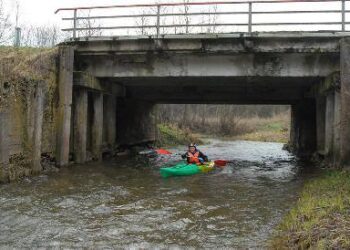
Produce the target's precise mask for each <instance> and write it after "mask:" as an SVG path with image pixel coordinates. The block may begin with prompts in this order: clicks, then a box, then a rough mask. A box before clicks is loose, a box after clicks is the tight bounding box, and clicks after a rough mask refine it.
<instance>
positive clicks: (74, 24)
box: [73, 9, 78, 39]
mask: <svg viewBox="0 0 350 250" xmlns="http://www.w3.org/2000/svg"><path fill="white" fill-rule="evenodd" d="M77 12H78V10H77V9H75V10H74V20H73V38H74V39H75V38H77V14H78V13H77Z"/></svg>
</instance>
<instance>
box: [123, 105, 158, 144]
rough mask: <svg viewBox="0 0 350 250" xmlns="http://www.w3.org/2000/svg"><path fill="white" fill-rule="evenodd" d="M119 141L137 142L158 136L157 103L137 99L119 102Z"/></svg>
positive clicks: (124, 142) (147, 140) (152, 139)
mask: <svg viewBox="0 0 350 250" xmlns="http://www.w3.org/2000/svg"><path fill="white" fill-rule="evenodd" d="M118 106H119V108H118V124H117V126H118V131H119V134H118V143H119V144H137V143H142V142H150V141H154V140H155V138H156V124H155V121H156V116H155V114H154V111H155V109H154V108H155V104H154V103H152V102H146V101H141V100H137V99H124V100H120V101H119V102H118Z"/></svg>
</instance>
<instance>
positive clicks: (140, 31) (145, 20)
mask: <svg viewBox="0 0 350 250" xmlns="http://www.w3.org/2000/svg"><path fill="white" fill-rule="evenodd" d="M149 14H150V11H147V10H145V9H143V10H142V13H141V14H140V15H141V16H140V17H139V18H138V19H137V20H136V21H135V22H136V25H137V26H139V27H140V28H139V29H138V31H137V33H138V34H141V35H148V32H147V31H148V30H147V28H146V26H148V25H149V22H150V20H149V18H148V17H147V15H149Z"/></svg>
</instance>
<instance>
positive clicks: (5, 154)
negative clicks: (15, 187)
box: [0, 112, 10, 183]
mask: <svg viewBox="0 0 350 250" xmlns="http://www.w3.org/2000/svg"><path fill="white" fill-rule="evenodd" d="M8 122H9V115H8V114H7V113H4V112H0V183H1V182H7V181H8V178H9V173H8V166H9V157H10V155H9V154H10V152H9V145H8V142H9V141H8V129H9V128H8Z"/></svg>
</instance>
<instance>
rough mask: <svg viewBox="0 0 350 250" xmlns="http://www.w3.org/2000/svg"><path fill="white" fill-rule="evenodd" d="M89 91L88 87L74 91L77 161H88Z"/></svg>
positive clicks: (75, 150) (75, 154)
mask: <svg viewBox="0 0 350 250" xmlns="http://www.w3.org/2000/svg"><path fill="white" fill-rule="evenodd" d="M87 112H88V93H87V90H86V89H76V90H75V91H74V112H73V114H74V156H75V162H76V163H84V162H86V143H87V122H88V120H87Z"/></svg>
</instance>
